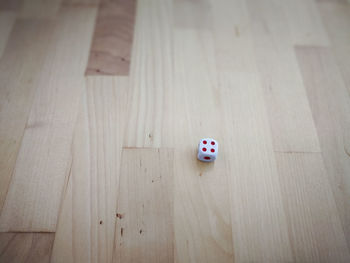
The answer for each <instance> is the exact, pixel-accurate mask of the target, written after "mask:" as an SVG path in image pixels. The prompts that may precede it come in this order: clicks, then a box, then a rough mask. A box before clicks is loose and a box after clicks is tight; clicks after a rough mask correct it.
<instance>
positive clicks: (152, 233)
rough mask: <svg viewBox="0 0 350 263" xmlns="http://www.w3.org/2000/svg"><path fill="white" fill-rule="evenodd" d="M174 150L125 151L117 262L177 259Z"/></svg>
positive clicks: (118, 217)
mask: <svg viewBox="0 0 350 263" xmlns="http://www.w3.org/2000/svg"><path fill="white" fill-rule="evenodd" d="M173 164H174V151H173V150H172V149H164V148H161V149H151V148H148V149H139V148H129V149H128V148H126V149H123V153H122V166H121V177H120V187H119V193H118V206H117V213H118V215H117V224H116V232H115V235H116V236H115V253H114V262H141V261H142V262H174V224H173V207H174V206H173V204H174V189H173V188H174V187H173V180H174V176H173Z"/></svg>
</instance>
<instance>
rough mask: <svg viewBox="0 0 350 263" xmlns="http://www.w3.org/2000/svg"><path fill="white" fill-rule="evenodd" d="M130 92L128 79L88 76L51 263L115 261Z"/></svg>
mask: <svg viewBox="0 0 350 263" xmlns="http://www.w3.org/2000/svg"><path fill="white" fill-rule="evenodd" d="M127 91H128V78H114V77H108V78H100V77H89V78H87V94H86V95H85V96H84V97H83V100H82V104H81V107H80V115H79V118H78V121H77V125H76V128H75V136H74V140H73V147H72V158H73V163H72V168H71V175H70V182H69V185H68V189H67V191H66V194H65V199H64V201H63V205H62V211H61V213H60V217H59V223H58V227H57V232H56V238H55V243H54V249H53V255H52V258H51V262H111V261H112V254H113V247H114V231H115V222H116V219H117V218H116V213H117V211H116V207H117V204H116V202H117V191H118V189H119V187H118V186H119V167H120V163H121V160H120V159H121V151H122V142H123V140H122V137H123V132H124V128H125V125H124V124H125V116H126V114H125V111H126V107H125V106H126V98H127ZM74 248H75V249H74ZM86 251H90V252H89V253H86ZM62 255H65V256H62Z"/></svg>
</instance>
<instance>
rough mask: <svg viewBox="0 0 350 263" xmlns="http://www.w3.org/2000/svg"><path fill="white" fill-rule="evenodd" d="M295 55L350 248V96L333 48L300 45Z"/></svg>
mask: <svg viewBox="0 0 350 263" xmlns="http://www.w3.org/2000/svg"><path fill="white" fill-rule="evenodd" d="M296 54H297V57H298V61H299V65H300V69H301V72H302V74H303V78H304V84H305V87H306V89H307V92H308V97H309V101H310V105H311V110H312V112H313V115H314V119H315V124H316V128H317V131H318V134H319V139H320V143H321V149H322V155H323V158H324V163H325V167H326V169H327V171H328V177H329V182H330V184H331V186H332V190H333V195H334V198H335V201H336V204H337V207H338V213H339V215H340V219H341V221H342V225H343V229H344V232H345V237H346V239H347V242H348V247H349V248H350V200H349V196H350V178H349V174H350V158H349V153H350V134H349V130H350V97H349V94H348V91H347V89H346V87H345V84H344V82H343V80H342V75H341V73H340V70H339V68H338V66H337V64H336V62H335V59H334V58H333V54H332V53H331V51H330V49H328V48H319V47H297V48H296Z"/></svg>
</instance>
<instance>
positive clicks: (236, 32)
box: [210, 0, 256, 74]
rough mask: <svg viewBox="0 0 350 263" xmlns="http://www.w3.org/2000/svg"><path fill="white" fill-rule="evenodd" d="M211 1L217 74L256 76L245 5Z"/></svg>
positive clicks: (233, 0) (239, 0) (228, 0)
mask: <svg viewBox="0 0 350 263" xmlns="http://www.w3.org/2000/svg"><path fill="white" fill-rule="evenodd" d="M210 1H211V6H212V9H213V34H214V41H215V53H216V58H217V59H216V68H217V70H218V71H223V72H230V71H234V72H244V73H248V72H249V73H254V74H255V73H256V65H255V64H256V62H255V56H254V50H253V49H252V47H253V44H252V43H253V42H252V36H251V34H252V33H251V22H250V19H249V16H248V11H247V7H246V1H245V0H210Z"/></svg>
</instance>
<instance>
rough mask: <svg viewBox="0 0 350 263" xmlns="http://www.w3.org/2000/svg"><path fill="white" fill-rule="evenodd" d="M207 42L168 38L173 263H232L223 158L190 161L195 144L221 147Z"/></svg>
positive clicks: (193, 34) (197, 33) (186, 34)
mask: <svg viewBox="0 0 350 263" xmlns="http://www.w3.org/2000/svg"><path fill="white" fill-rule="evenodd" d="M213 42H214V41H213V36H212V34H211V33H210V32H208V31H206V30H203V29H201V30H192V29H182V28H181V29H178V30H175V32H174V96H173V97H174V105H176V107H174V108H175V109H176V111H174V113H173V114H174V116H175V117H174V119H175V120H176V122H175V125H173V126H172V127H173V129H174V131H175V132H174V146H175V177H174V181H175V200H174V209H175V214H174V224H175V242H176V243H175V247H176V254H175V257H176V262H232V261H233V254H234V252H233V242H232V228H231V213H230V196H229V189H228V188H229V187H228V176H229V171H227V170H226V168H227V167H226V161H225V160H226V158H225V153H224V152H221V150H220V149H221V146H219V159H218V160H217V161H215V163H211V164H204V163H201V162H199V161H198V160H197V159H196V151H197V143H198V142H199V140H200V139H201V138H205V137H208V136H211V137H213V138H215V139H216V140H218V142H219V143H220V144H221V143H223V141H224V134H223V132H222V129H218V127H221V124H222V121H223V119H222V112H221V111H220V109H221V108H220V104H221V101H220V96H219V91H218V85H217V74H216V70H215V65H216V64H215V50H214V43H213ZM223 149H225V147H223Z"/></svg>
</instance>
